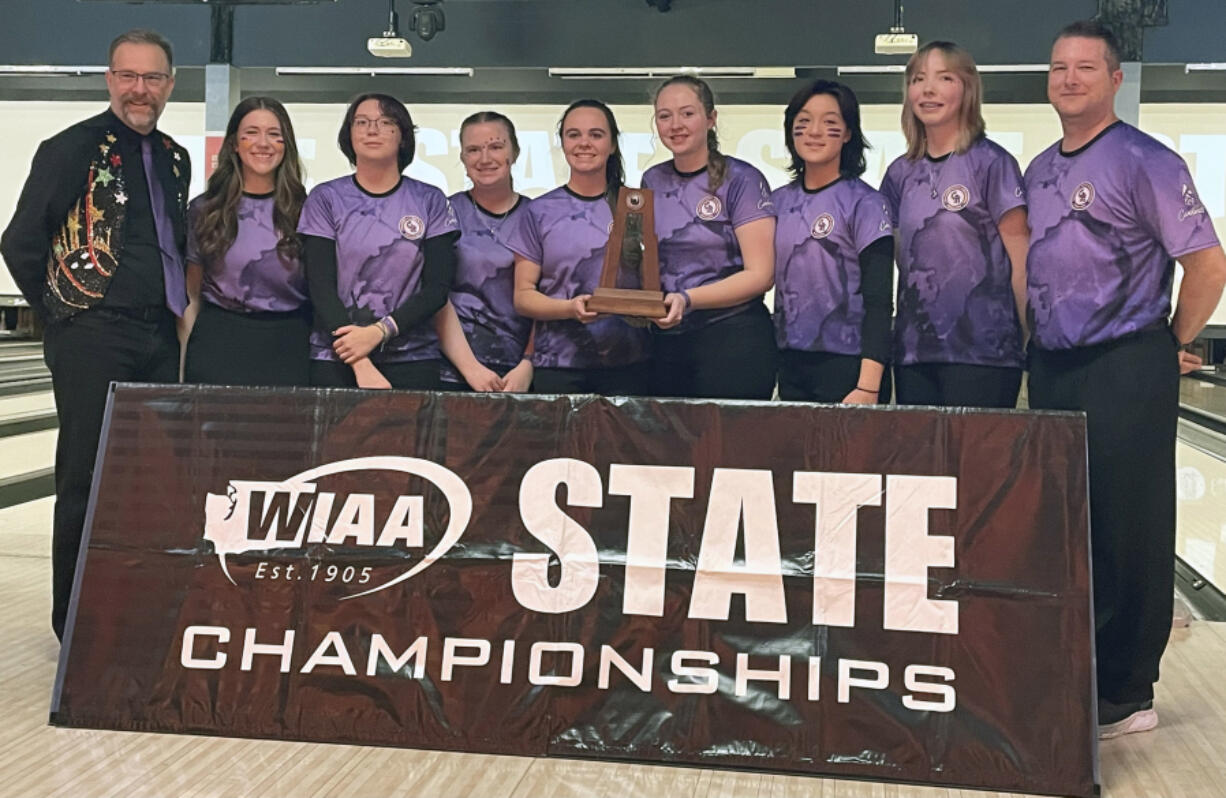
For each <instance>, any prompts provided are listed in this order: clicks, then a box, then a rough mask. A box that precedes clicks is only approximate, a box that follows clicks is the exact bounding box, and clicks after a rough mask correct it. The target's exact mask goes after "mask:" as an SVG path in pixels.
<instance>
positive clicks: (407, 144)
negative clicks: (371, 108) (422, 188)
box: [336, 91, 417, 172]
mask: <svg viewBox="0 0 1226 798" xmlns="http://www.w3.org/2000/svg"><path fill="white" fill-rule="evenodd" d="M367 100H375V101H376V102H378V103H379V113H381V114H383V115H384V116H386V117H389V118H391V119H392V120H393V121H394V122H395V123H396V127H398V128H400V149H399V151H397V153H396V163H397V164H398V165H399V167H400V171H402V172H403V171H404V168H405V167H406V166H408V165H409V164H411V163H413V155H414V153H415V152H416V151H417V139H416V137H415V136H414V132H415V131H416V130H417V127H416V126H415V125H414V124H413V117H411V116H409V109H408V108H405V107H404V103H402V102H400V100H397V99H396V98H395V97H392V96H391V95H390V94H380V93H379V92H374V91H371V92H366V93H365V94H359V95H358V96H357V97H354V98H353V102H351V103H349V108H347V109H346V110H345V120H344V121H343V122H341V129H340V131H339V132H338V133H337V134H336V143H337V145H338V146H339V147H340V148H341V152H343V153H344V154H345V158H347V159H348V160H349V165H350V166H357V165H358V156H357V153H356V152H355V151H354V149H353V118H354V117H355V116H357V113H358V106H359V105H361V104H362V103H364V102H366V101H367Z"/></svg>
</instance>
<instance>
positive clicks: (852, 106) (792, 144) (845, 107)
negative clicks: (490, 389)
mask: <svg viewBox="0 0 1226 798" xmlns="http://www.w3.org/2000/svg"><path fill="white" fill-rule="evenodd" d="M819 94H829V95H830V96H831V97H833V98H834V99H835V102H837V103H838V104H839V114H841V115H842V117H843V124H844V125H846V127H847V133H848V136H849V138H848V139H847V142H846V143H844V144H843V151H842V152H841V153H840V154H839V174H840V175H842V176H843V177H848V178H851V177H859V176H860V175H862V174H864V170H865V169H867V168H868V162H867V161H866V160H865V158H864V151H865V150H867V149H870V145H869V143H868V140H867V139H865V138H864V131H863V130H862V129H861V127H860V101H859V100H857V99H856V93H855V92H854V91H852V90H851V87H850V86H845V85H843V84H842V83H839V82H837V81H833V80H815V81H813V82H812V83H810V84H809V85H808V86H805V87H804V88H803V89H801V90H800V91H798V92H796V93H795V94H793V95H792V99H791V101H790V102H788V107H787V109H786V110H785V111H784V112H783V141H784V143H786V144H787V147H788V153H789V154H790V155H791V156H792V164H791V166H790V167H788V168H789V169H790V170H791V172H792V177H793V178H795V179H796V180H801V179H803V178H804V176H805V162H804V159H803V158H801V157H800V153H798V152H797V151H796V141H795V139H794V138H793V136H792V127H793V126H794V125H795V124H796V117H797V116H799V115H800V112H801V110H802V109H803V108H804V107H805V103H807V102H809V100H810V98H812V97H816V96H817V95H819Z"/></svg>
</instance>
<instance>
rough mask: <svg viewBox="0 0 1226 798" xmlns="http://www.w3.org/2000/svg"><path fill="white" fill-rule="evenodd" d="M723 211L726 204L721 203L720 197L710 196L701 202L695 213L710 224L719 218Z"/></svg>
mask: <svg viewBox="0 0 1226 798" xmlns="http://www.w3.org/2000/svg"><path fill="white" fill-rule="evenodd" d="M723 209H724V203H722V202H720V201H719V197H717V196H715V195H714V194H708V195H707V196H705V197H703V198H702V200H701V201H699V203H698V207H697V208H695V209H694V213H695V214H696V215H697V216H698V218H699V219H702V220H703V221H704V222H709V221H711V220H712V219H714V218H715V217H717V216H719V212H720V211H722V210H723Z"/></svg>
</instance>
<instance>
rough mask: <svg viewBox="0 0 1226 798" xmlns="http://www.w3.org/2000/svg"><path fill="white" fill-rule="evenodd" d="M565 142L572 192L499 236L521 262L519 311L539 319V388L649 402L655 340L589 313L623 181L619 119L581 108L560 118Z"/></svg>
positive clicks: (531, 209) (595, 107)
mask: <svg viewBox="0 0 1226 798" xmlns="http://www.w3.org/2000/svg"><path fill="white" fill-rule="evenodd" d="M558 135H559V137H560V138H561V140H562V152H563V153H564V154H565V156H566V163H567V165H568V166H570V177H569V179H568V180H567V181H566V185H564V186H560V187H559V188H555V189H554V190H553V191H550V192H549V193H547V194H543V195H541V196H539V197H537V198H536V199H534V200H532V202H530V203H528V205H527V207H526V209H525V213H523V214H522V215H521V216H520V217H519V218H517V219H516V220H515V223H514V224H511V225H508V226H506V227H504V228H503V230H504V231H505V233H502V231H500V238H501V239H502V241H503V243H505V244H506V246H507V247H508V248H509V249H510V250H511V251H512V252H514V253H515V309H516V310H517V311H519V312H520V313H522V314H523V315H524V316H527V317H528V318H531V319H535V320H536V328H535V333H534V341H533V353H532V364H533V367H534V368H535V375H534V378H533V384H532V389H533V390H534V391H536V392H539V393H595V394H602V395H619V396H635V395H644V394H645V393H646V391H647V376H648V356H649V354H650V351H649V349H648V346H649V341H648V337H647V331H646V330H645V329H643V328H639V327H631V326H630V325H629V324H627V323H626V321H625V320H624V319H622V318H621V317H620V316H598V315H597V314H596V313H595V312H593V311H590V310H588V308H587V301H588V300H589V299H591V295H592V292H593V291H594V290H595V289H596V287H597V286H598V285H599V284H600V273H601V271H602V269H603V266H604V254H605V246H606V245H607V244H608V242H609V231H610V230H611V229H612V227H613V204H614V203H616V201H617V193H618V191H619V190H620V188H621V186H622V183H623V182H624V180H623V178H624V174H625V172H624V168H623V166H622V158H621V152H620V151H619V150H618V146H617V136H618V130H617V120H615V119H614V118H613V112H612V111H611V110H609V107H608V106H607V105H605V104H604V103H602V102H600V101H599V100H578V101H576V102H574V103H571V105H570V107H569V108H567V109H566V112H565V113H564V114H562V119H561V121H560V122H559V123H558Z"/></svg>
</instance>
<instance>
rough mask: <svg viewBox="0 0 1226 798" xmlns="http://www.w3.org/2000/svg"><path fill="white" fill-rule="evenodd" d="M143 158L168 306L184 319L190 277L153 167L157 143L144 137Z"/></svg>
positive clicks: (141, 144) (141, 147)
mask: <svg viewBox="0 0 1226 798" xmlns="http://www.w3.org/2000/svg"><path fill="white" fill-rule="evenodd" d="M140 157H141V160H142V161H144V163H145V182H146V183H148V184H149V204H150V205H151V206H152V207H153V226H154V228H155V229H156V230H157V234H158V249H159V250H160V251H161V253H162V277H163V279H164V282H165V284H166V307H168V308H170V309H171V310H172V311H174V314H175V315H176V316H182V315H183V311H184V310H185V309H186V308H187V278H186V277H185V276H184V274H183V258H182V256H181V255H180V254H179V248H178V246H176V245H175V229H174V226H173V225H172V224H171V223H170V217H169V216H167V215H166V196H165V195H164V194H163V193H162V181H160V180H158V177H157V172H156V171H155V169H154V166H153V141H152V138H151V137H150V136H144V137H142V138H141V142H140Z"/></svg>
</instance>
